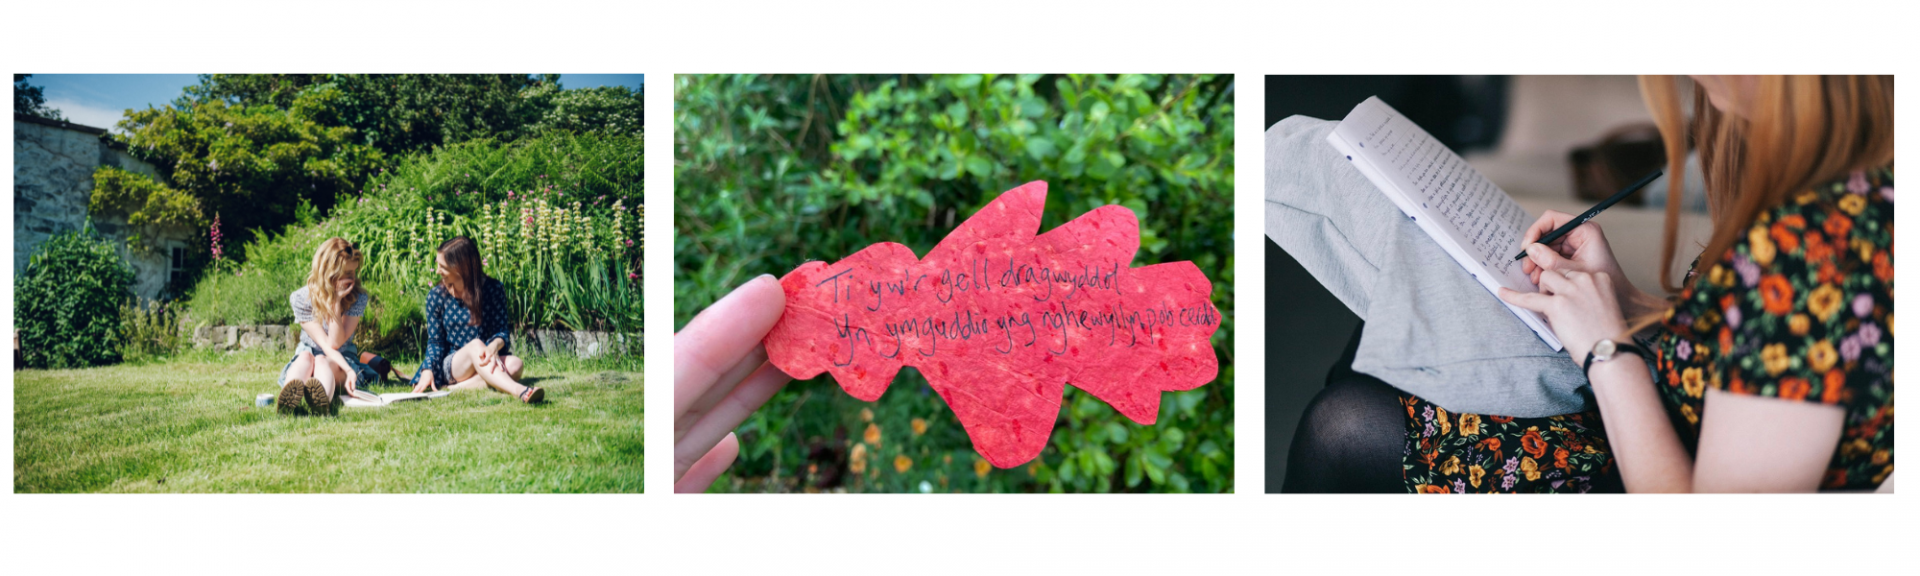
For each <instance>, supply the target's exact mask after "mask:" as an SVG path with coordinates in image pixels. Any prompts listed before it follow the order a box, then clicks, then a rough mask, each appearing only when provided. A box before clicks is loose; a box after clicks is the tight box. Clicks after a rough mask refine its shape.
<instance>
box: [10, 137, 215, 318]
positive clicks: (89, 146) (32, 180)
mask: <svg viewBox="0 0 1920 576" xmlns="http://www.w3.org/2000/svg"><path fill="white" fill-rule="evenodd" d="M106 133H107V131H106V130H104V129H101V128H94V127H91V126H82V125H79V124H73V123H70V122H61V121H57V120H47V119H43V118H35V117H30V116H20V115H15V116H14V118H13V273H14V275H16V276H18V275H19V274H21V273H23V272H24V271H25V270H26V268H27V262H28V261H29V259H31V257H32V255H33V252H34V250H37V249H38V248H39V247H40V244H41V243H43V242H46V241H47V238H49V237H52V236H53V235H54V234H59V233H62V232H67V231H72V230H79V229H80V228H81V226H82V225H84V224H85V223H86V222H87V220H88V215H87V200H88V199H89V198H91V197H92V195H93V171H94V170H95V169H97V168H99V167H101V166H114V167H118V168H120V169H122V170H126V171H129V172H137V173H141V174H145V175H147V176H151V177H153V178H155V179H160V174H159V172H158V171H157V170H155V169H154V167H153V165H152V164H148V163H146V162H143V161H141V160H139V159H136V158H134V157H133V156H132V155H131V154H128V153H127V152H126V151H125V150H122V149H119V147H118V146H116V145H114V144H112V143H111V141H109V140H107V139H105V138H104V136H105V135H106ZM162 181H164V180H162ZM92 220H93V227H94V229H96V230H99V231H100V232H101V234H102V235H104V236H107V237H109V238H112V239H114V240H116V241H117V244H119V249H120V256H121V257H122V258H125V259H126V260H127V262H128V263H129V264H132V265H133V268H134V293H136V294H139V295H140V296H142V297H145V298H154V297H156V296H158V295H159V294H160V291H161V289H162V288H165V287H166V284H167V278H168V274H169V273H170V272H171V270H172V268H171V264H172V261H171V258H170V256H169V251H170V250H171V249H172V248H175V247H180V248H190V247H191V242H192V241H193V240H194V231H192V230H184V229H157V230H144V229H143V230H141V231H140V232H142V233H143V234H145V235H146V236H147V237H148V238H151V239H154V240H155V242H154V243H155V245H156V247H153V248H147V247H141V248H139V249H129V248H128V247H127V245H126V239H127V237H128V235H129V234H130V233H132V231H131V230H129V229H128V226H127V220H126V218H125V217H124V216H112V215H107V216H103V217H98V218H93V219H92Z"/></svg>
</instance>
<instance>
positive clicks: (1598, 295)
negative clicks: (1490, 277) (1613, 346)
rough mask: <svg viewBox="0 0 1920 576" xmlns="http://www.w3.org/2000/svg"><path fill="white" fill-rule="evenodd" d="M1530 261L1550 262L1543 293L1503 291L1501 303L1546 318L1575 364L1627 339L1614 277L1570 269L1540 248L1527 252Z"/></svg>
mask: <svg viewBox="0 0 1920 576" xmlns="http://www.w3.org/2000/svg"><path fill="white" fill-rule="evenodd" d="M1527 259H1528V260H1546V261H1547V262H1546V263H1547V265H1546V266H1543V268H1545V269H1546V272H1544V273H1541V274H1540V275H1539V276H1540V291H1539V292H1535V293H1531V294H1529V293H1525V292H1516V291H1513V290H1509V289H1506V288H1501V289H1500V299H1501V300H1504V301H1506V302H1507V303H1509V304H1512V305H1514V306H1519V307H1521V308H1525V309H1528V310H1532V311H1534V312H1539V313H1541V314H1543V315H1546V317H1547V325H1548V326H1550V327H1552V328H1553V333H1554V335H1555V336H1558V337H1559V338H1560V343H1561V344H1562V345H1564V346H1565V347H1566V352H1567V355H1568V356H1572V357H1573V361H1574V363H1576V364H1577V363H1580V362H1582V361H1584V360H1586V357H1587V351H1589V350H1592V349H1593V345H1594V343H1596V342H1599V341H1600V340H1602V339H1605V338H1614V339H1619V338H1623V337H1625V333H1626V331H1627V321H1626V319H1625V318H1624V317H1622V316H1621V314H1620V301H1619V299H1618V298H1617V297H1616V295H1615V292H1614V285H1613V283H1614V282H1615V279H1614V278H1613V276H1612V275H1611V274H1608V273H1606V272H1583V271H1579V270H1571V269H1567V268H1570V267H1568V266H1564V264H1566V262H1564V260H1565V259H1563V258H1560V255H1559V254H1555V253H1554V252H1553V250H1550V249H1548V248H1547V247H1546V246H1543V245H1539V244H1535V245H1532V246H1529V247H1528V248H1527ZM1556 270H1558V271H1556Z"/></svg>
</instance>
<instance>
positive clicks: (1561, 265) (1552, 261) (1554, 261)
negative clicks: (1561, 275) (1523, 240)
mask: <svg viewBox="0 0 1920 576" xmlns="http://www.w3.org/2000/svg"><path fill="white" fill-rule="evenodd" d="M1527 261H1529V262H1533V265H1535V266H1539V267H1540V268H1541V269H1544V270H1562V269H1565V268H1566V267H1567V266H1568V265H1569V264H1572V263H1573V261H1572V260H1568V259H1566V258H1565V257H1562V256H1560V253H1559V252H1555V251H1553V248H1550V247H1548V246H1547V245H1546V244H1529V245H1527Z"/></svg>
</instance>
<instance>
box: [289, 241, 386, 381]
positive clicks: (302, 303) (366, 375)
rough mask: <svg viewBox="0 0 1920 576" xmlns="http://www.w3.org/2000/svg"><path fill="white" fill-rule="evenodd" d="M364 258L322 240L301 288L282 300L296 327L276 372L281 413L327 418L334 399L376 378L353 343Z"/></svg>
mask: <svg viewBox="0 0 1920 576" xmlns="http://www.w3.org/2000/svg"><path fill="white" fill-rule="evenodd" d="M365 260H366V254H365V253H363V252H361V251H360V250H359V249H357V248H355V247H354V246H353V243H352V242H348V241H346V240H344V239H341V238H328V239H327V240H326V241H325V242H321V243H320V248H319V249H317V250H315V251H314V253H313V265H312V267H310V268H309V269H308V271H307V283H306V285H304V286H301V287H300V289H299V290H295V291H293V294H291V295H289V296H288V298H287V299H288V303H289V304H291V305H292V306H293V318H294V320H295V321H296V322H298V323H299V325H300V347H299V348H298V349H297V350H296V351H295V352H294V355H293V359H292V360H288V361H287V365H286V367H284V368H282V369H281V370H280V395H279V400H278V406H279V409H280V412H281V413H284V414H293V413H299V412H301V411H302V410H303V409H304V410H305V411H309V412H311V413H313V414H330V413H332V409H333V407H334V406H335V404H334V402H333V398H334V396H337V395H350V394H352V393H353V391H354V390H355V389H357V387H358V386H359V385H360V384H361V383H365V382H372V381H374V380H377V379H378V378H379V374H378V373H377V372H375V371H374V370H373V368H371V367H369V366H367V365H366V364H362V363H361V362H360V352H359V348H358V347H357V346H355V345H354V344H353V334H354V332H355V331H357V330H359V328H360V318H361V317H362V316H364V315H365V314H366V311H367V291H366V288H364V287H362V286H361V285H360V267H361V264H362V263H364V262H365ZM303 402H304V404H305V406H304V407H303V406H302V403H303Z"/></svg>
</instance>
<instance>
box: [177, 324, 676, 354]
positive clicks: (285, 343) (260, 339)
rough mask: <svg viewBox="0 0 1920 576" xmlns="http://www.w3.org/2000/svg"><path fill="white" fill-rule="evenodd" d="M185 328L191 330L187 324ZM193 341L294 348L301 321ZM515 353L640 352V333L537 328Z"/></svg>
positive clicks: (210, 333)
mask: <svg viewBox="0 0 1920 576" xmlns="http://www.w3.org/2000/svg"><path fill="white" fill-rule="evenodd" d="M182 330H189V328H186V327H185V326H183V327H182ZM190 330H191V331H192V334H191V337H190V341H191V342H192V343H193V347H195V348H213V349H216V350H226V351H229V352H232V351H239V350H252V349H255V348H267V349H275V350H285V351H287V352H292V351H293V350H295V347H296V346H298V345H299V344H300V325H298V324H289V325H285V326H282V325H279V324H254V325H235V326H197V327H193V328H190ZM514 342H515V345H514V347H513V353H514V354H519V355H521V356H546V355H572V356H578V357H580V358H597V357H600V356H605V355H608V354H634V355H638V354H640V342H641V339H640V338H639V337H637V336H628V335H624V334H612V333H608V332H584V331H581V332H575V331H568V330H535V331H533V332H532V333H531V334H516V335H514Z"/></svg>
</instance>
